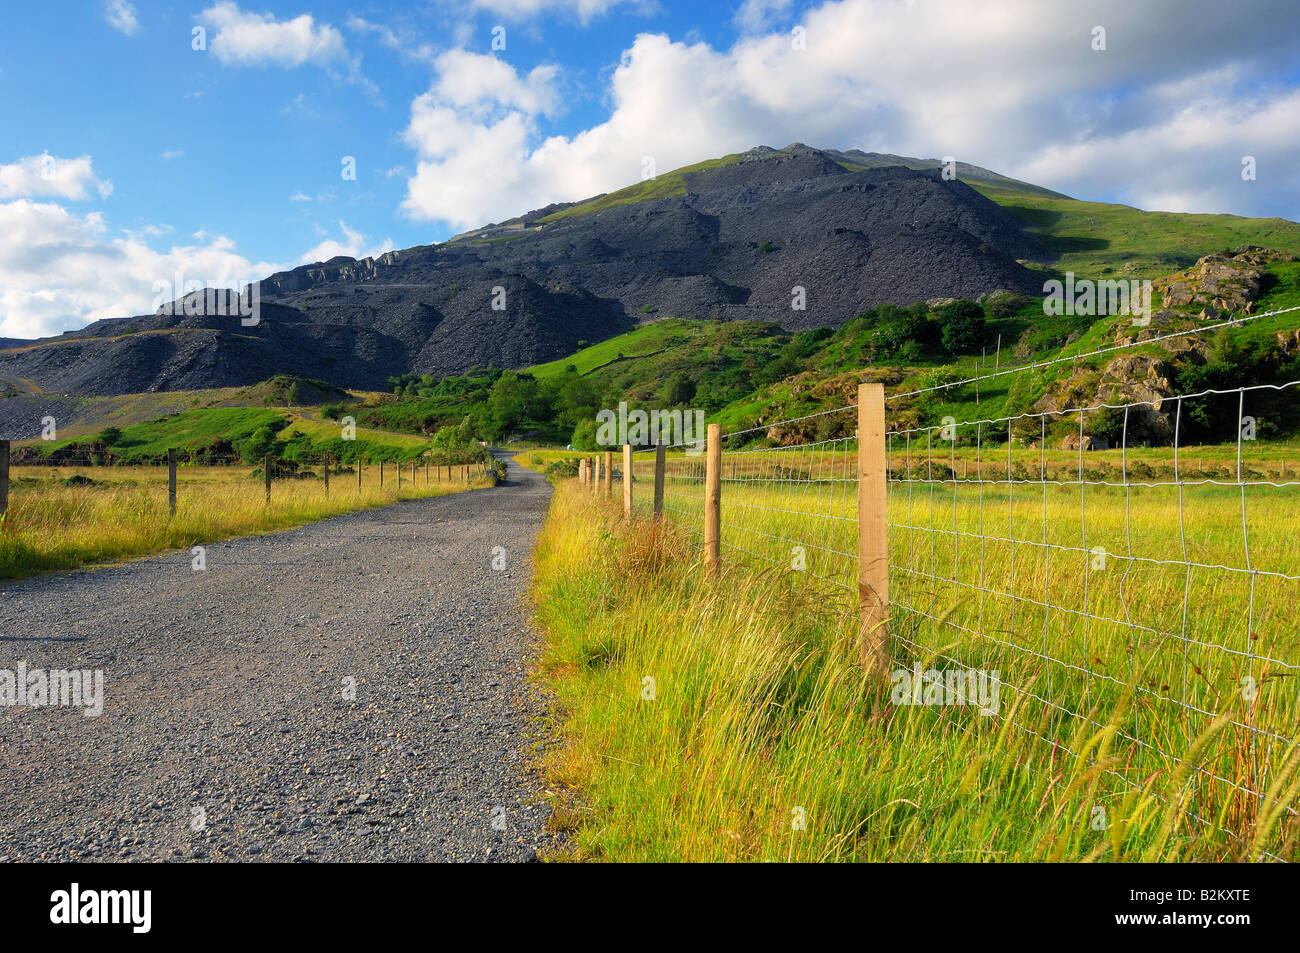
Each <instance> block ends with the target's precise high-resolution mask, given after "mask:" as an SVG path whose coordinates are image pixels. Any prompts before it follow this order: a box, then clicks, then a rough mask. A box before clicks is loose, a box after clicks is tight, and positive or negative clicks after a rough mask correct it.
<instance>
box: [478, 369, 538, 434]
mask: <svg viewBox="0 0 1300 953" xmlns="http://www.w3.org/2000/svg"><path fill="white" fill-rule="evenodd" d="M537 404H538V387H537V379H536V378H534V377H532V376H531V375H529V374H519V373H517V372H515V371H505V372H504V373H503V374H502V375H501V376H500V377H498V378H497V379H496V382H495V383H493V385H492V389H491V390H489V391H488V397H487V406H488V421H489V424H490V425H491V429H492V431H493V433H494V434H495V435H497V436H504V435H505V434H507V433H509V432H510V431H511V430H513V429H514V428H515V427H517V426H519V424H520V423H521V422H523V420H524V418H525V417H527V416H528V415H529V413H530V412H531V411H535V410H536V409H537Z"/></svg>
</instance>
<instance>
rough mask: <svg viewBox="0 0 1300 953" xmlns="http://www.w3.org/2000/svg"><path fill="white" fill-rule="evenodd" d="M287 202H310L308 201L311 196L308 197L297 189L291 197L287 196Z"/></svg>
mask: <svg viewBox="0 0 1300 953" xmlns="http://www.w3.org/2000/svg"><path fill="white" fill-rule="evenodd" d="M289 201H290V202H310V201H311V196H310V195H308V194H307V193H305V192H303V191H302V190H301V189H299V190H298V191H297V192H294V193H293V195H291V196H289Z"/></svg>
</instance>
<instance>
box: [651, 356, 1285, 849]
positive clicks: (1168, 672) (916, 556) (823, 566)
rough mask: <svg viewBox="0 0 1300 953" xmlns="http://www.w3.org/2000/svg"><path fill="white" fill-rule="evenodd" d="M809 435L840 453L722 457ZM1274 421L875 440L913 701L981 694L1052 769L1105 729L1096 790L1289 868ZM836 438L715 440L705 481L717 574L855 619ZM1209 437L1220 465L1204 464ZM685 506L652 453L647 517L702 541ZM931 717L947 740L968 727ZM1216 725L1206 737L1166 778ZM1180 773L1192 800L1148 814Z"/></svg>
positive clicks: (846, 439)
mask: <svg viewBox="0 0 1300 953" xmlns="http://www.w3.org/2000/svg"><path fill="white" fill-rule="evenodd" d="M887 406H888V405H887ZM813 418H829V419H828V420H818V421H817V422H816V424H817V427H818V429H819V431H820V432H824V433H832V434H849V436H832V437H830V438H828V439H823V440H816V441H810V442H804V443H798V444H793V445H787V446H773V447H765V448H760V449H727V447H728V445H732V446H734V445H736V443H738V442H739V439H744V440H749V441H751V442H752V441H755V440H759V439H762V438H763V437H767V438H768V439H772V440H779V439H781V438H782V437H783V436H784V435H785V434H788V433H790V432H796V433H798V432H807V428H808V422H809V421H811V420H813ZM1283 418H1285V419H1288V420H1291V421H1296V420H1300V381H1293V382H1289V383H1286V384H1281V385H1254V386H1245V387H1239V388H1235V389H1231V390H1204V391H1200V392H1197V393H1188V394H1184V395H1181V396H1177V397H1173V398H1159V399H1153V400H1148V401H1132V402H1127V403H1118V404H1109V403H1102V404H1096V405H1094V406H1086V407H1071V408H1066V409H1062V410H1056V411H1043V412H1033V413H1027V414H1020V415H1015V416H1007V417H999V418H990V419H982V420H967V421H960V422H959V421H956V420H955V419H953V418H947V419H945V421H944V422H942V423H939V424H935V425H907V426H904V425H901V424H898V425H895V426H894V429H892V430H890V431H889V432H888V434H887V437H886V448H885V449H886V458H887V462H888V468H887V472H888V487H887V492H888V525H889V537H890V540H889V585H890V637H891V647H892V653H893V660H894V664H895V665H896V666H897V667H898V668H899V669H910V668H912V667H913V666H914V665H920V666H921V667H922V668H923V669H924V670H925V672H926V675H927V677H929V678H933V677H935V675H934V673H938V674H939V677H943V673H945V672H951V671H953V670H957V671H960V672H963V673H966V674H968V675H981V674H982V675H984V676H986V677H987V676H988V675H990V674H992V673H996V678H997V682H998V684H999V686H1000V688H1001V691H1002V693H1003V696H1004V697H1003V698H1002V699H1001V702H1000V706H999V708H998V711H997V713H996V714H995V716H994V717H995V718H1007V719H1010V720H1011V721H1012V722H1013V723H1014V724H1015V726H1016V727H1017V728H1018V729H1020V730H1022V731H1025V732H1028V733H1030V734H1031V735H1033V736H1034V737H1035V738H1037V739H1039V740H1041V741H1042V742H1043V743H1044V745H1045V746H1046V747H1045V748H1044V751H1046V752H1049V753H1050V757H1055V756H1056V754H1057V752H1064V753H1074V752H1076V751H1077V750H1078V749H1079V746H1080V745H1081V744H1082V743H1083V742H1084V741H1085V740H1086V739H1087V738H1088V737H1089V736H1091V735H1093V734H1095V733H1096V732H1100V731H1102V730H1103V729H1107V728H1108V727H1110V728H1112V729H1113V731H1114V734H1115V741H1114V749H1115V750H1118V751H1119V752H1120V755H1121V756H1120V758H1119V760H1118V761H1116V763H1114V764H1112V765H1109V766H1107V767H1106V769H1105V774H1106V776H1107V777H1108V778H1110V779H1112V780H1114V781H1116V782H1117V783H1118V784H1119V786H1120V787H1121V788H1122V789H1142V788H1144V786H1146V785H1148V783H1150V782H1152V781H1153V779H1154V784H1152V786H1151V790H1152V792H1153V793H1154V794H1155V796H1156V797H1157V798H1161V799H1169V798H1177V805H1178V808H1179V809H1180V810H1181V811H1182V812H1183V813H1184V814H1185V815H1186V816H1187V817H1188V818H1190V819H1191V820H1192V821H1193V822H1194V823H1195V824H1196V825H1197V826H1200V827H1203V828H1206V829H1207V830H1208V831H1209V832H1210V833H1211V834H1212V835H1214V836H1217V835H1220V834H1222V835H1225V836H1228V837H1231V838H1236V839H1239V840H1240V839H1243V838H1247V837H1249V836H1250V831H1251V830H1252V825H1253V824H1254V822H1255V821H1256V820H1257V819H1258V818H1259V817H1261V816H1262V815H1263V814H1266V813H1269V812H1272V811H1274V810H1277V811H1280V814H1279V816H1280V817H1281V822H1280V823H1279V824H1278V825H1277V826H1276V829H1275V831H1274V834H1273V835H1272V836H1271V837H1270V838H1269V839H1268V842H1267V844H1266V845H1265V846H1264V847H1263V848H1262V849H1260V850H1259V852H1258V855H1257V856H1258V857H1259V858H1267V859H1274V860H1282V859H1285V860H1293V859H1295V858H1294V856H1293V854H1294V849H1293V848H1291V849H1288V850H1287V851H1286V852H1285V853H1286V855H1287V856H1282V855H1280V854H1279V853H1277V852H1276V849H1275V848H1276V847H1277V845H1279V844H1283V843H1286V842H1287V838H1288V836H1289V835H1290V833H1291V832H1293V831H1294V830H1295V828H1296V825H1297V816H1296V810H1295V808H1294V807H1293V806H1292V805H1290V804H1289V803H1288V804H1284V803H1281V802H1280V801H1279V800H1278V798H1279V795H1278V792H1277V791H1275V790H1273V789H1272V786H1273V785H1274V784H1275V782H1279V781H1280V780H1281V779H1282V777H1283V772H1284V768H1285V765H1286V763H1287V761H1288V758H1290V757H1291V756H1292V754H1293V750H1294V747H1295V744H1296V738H1295V736H1296V724H1297V716H1298V715H1300V682H1297V681H1296V680H1295V676H1297V675H1300V635H1297V625H1296V621H1297V615H1298V612H1297V606H1300V549H1298V548H1297V547H1296V546H1295V545H1294V542H1293V539H1294V526H1295V523H1294V519H1293V517H1294V513H1295V512H1296V506H1297V503H1300V448H1297V447H1295V446H1294V445H1287V444H1279V443H1274V442H1267V441H1265V440H1260V439H1257V438H1258V437H1259V436H1261V435H1263V433H1264V432H1265V431H1266V430H1268V429H1269V427H1270V426H1272V425H1274V424H1276V422H1277V421H1279V420H1281V419H1283ZM796 424H797V425H799V426H798V427H796V428H792V427H791V425H796ZM831 424H833V425H834V426H831ZM855 424H856V407H853V406H846V407H841V408H836V409H834V410H828V411H820V412H818V413H816V414H810V415H805V416H804V417H799V418H792V419H791V420H785V421H776V422H771V423H767V424H764V425H763V426H762V427H754V428H749V429H746V430H739V431H736V432H733V433H730V434H727V435H725V437H724V440H723V452H722V465H721V511H722V532H721V547H722V555H723V558H724V560H726V561H727V562H731V563H736V564H742V565H749V566H762V567H769V568H775V569H777V570H779V571H782V572H789V573H802V574H803V576H804V577H805V578H807V580H808V582H809V584H812V585H818V586H820V587H821V588H822V589H823V590H824V591H825V593H826V601H827V602H828V603H830V604H838V605H841V606H842V608H843V609H844V611H845V612H846V613H848V614H851V615H853V616H856V612H857V571H858V555H857V552H858V549H857V546H858V536H857V493H858V472H857V438H856V432H855V429H854V427H855ZM1216 427H1217V428H1219V430H1218V431H1217V432H1219V433H1222V432H1225V431H1224V430H1223V428H1224V427H1227V428H1228V430H1227V431H1226V432H1235V433H1236V439H1235V441H1231V442H1227V443H1218V444H1213V443H1209V442H1208V441H1207V440H1206V436H1207V434H1210V433H1212V432H1216V431H1214V428H1216ZM1189 435H1196V436H1198V437H1199V438H1200V439H1201V441H1202V442H1201V443H1200V444H1199V445H1195V444H1191V443H1189ZM738 438H739V439H738ZM634 477H635V479H636V481H637V482H638V483H640V484H641V485H642V486H644V487H647V488H648V487H649V486H651V485H652V481H653V479H654V456H653V453H652V452H647V453H639V454H638V455H637V456H636V459H635V463H634ZM704 490H705V462H704V457H703V456H702V455H701V456H697V457H689V456H685V455H683V454H681V453H678V452H670V454H669V456H668V459H667V464H666V468H665V489H664V513H665V515H666V516H667V517H669V518H671V519H674V520H676V521H677V522H679V523H680V524H682V525H683V526H684V527H685V528H686V529H687V530H688V531H690V532H692V533H695V534H697V535H702V532H703V515H704ZM649 498H650V493H649V491H648V489H647V490H643V491H638V493H637V495H636V497H635V502H636V504H637V505H638V506H639V507H648V506H649V505H650V502H649ZM1007 696H1009V697H1007ZM945 716H946V717H952V718H954V719H956V720H958V721H959V722H960V721H962V720H963V719H965V722H966V727H967V728H968V729H974V728H975V727H977V726H976V725H975V724H974V722H973V721H972V719H974V720H976V721H977V720H978V719H979V718H981V717H984V716H983V715H980V714H979V713H977V712H974V711H973V710H971V709H965V710H964V711H958V710H956V709H953V710H950V711H947V712H945ZM1216 720H1221V721H1222V722H1223V724H1222V725H1221V726H1220V730H1219V733H1218V734H1217V735H1216V736H1215V737H1214V740H1213V741H1211V742H1210V743H1209V745H1208V747H1207V748H1206V749H1205V750H1204V751H1203V752H1201V753H1200V755H1199V756H1198V758H1197V759H1196V761H1195V764H1188V765H1184V760H1185V759H1186V758H1187V756H1188V752H1189V751H1191V750H1192V749H1193V748H1194V746H1195V745H1196V743H1197V741H1198V739H1200V738H1201V737H1202V735H1203V734H1205V733H1206V732H1207V730H1208V729H1210V727H1211V725H1213V724H1215V722H1216ZM1180 766H1183V770H1185V771H1186V770H1190V771H1191V772H1192V777H1193V779H1194V780H1193V783H1192V784H1191V790H1190V792H1187V791H1182V792H1178V793H1177V794H1174V793H1171V792H1168V791H1164V790H1163V789H1162V787H1161V782H1162V781H1163V780H1166V779H1168V778H1169V777H1170V776H1172V775H1173V774H1174V772H1176V771H1177V770H1178V769H1179V768H1180Z"/></svg>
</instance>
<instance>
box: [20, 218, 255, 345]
mask: <svg viewBox="0 0 1300 953" xmlns="http://www.w3.org/2000/svg"><path fill="white" fill-rule="evenodd" d="M152 229H153V227H152V226H151V227H150V228H149V229H146V230H145V232H146V233H147V232H149V231H150V230H152ZM163 230H164V229H158V232H159V233H161V232H162V231H163ZM107 231H108V230H107V227H106V225H105V223H104V219H103V217H102V216H101V215H100V213H98V212H91V213H89V214H87V215H80V216H79V215H75V214H72V213H70V212H68V210H67V209H65V208H63V207H62V206H60V205H58V204H55V203H39V202H32V201H30V200H28V199H18V200H17V201H14V202H6V203H0V337H24V338H26V337H40V336H44V335H49V334H57V333H58V332H60V331H65V330H70V329H72V328H78V327H81V326H82V325H84V324H86V323H87V322H88V321H92V320H95V319H97V318H105V317H122V316H126V315H132V314H143V313H147V312H149V311H151V310H152V308H151V305H152V304H153V300H154V298H155V296H156V295H157V291H156V290H155V288H154V283H155V282H158V281H167V282H174V280H175V275H177V274H178V273H179V274H181V275H183V276H184V280H185V281H187V282H188V281H191V280H197V281H202V282H204V283H205V284H210V285H221V286H226V287H236V286H239V285H241V284H242V283H243V282H246V281H249V280H251V279H254V278H260V277H264V276H266V275H268V274H271V273H273V272H274V271H277V270H279V269H280V266H279V265H276V264H274V263H270V262H251V261H249V260H248V259H246V258H244V257H243V256H242V255H239V254H237V253H236V252H235V250H234V243H233V242H232V241H231V240H230V239H228V238H225V237H223V236H215V237H212V238H208V237H207V236H204V237H202V238H198V239H196V243H195V244H189V245H176V246H173V247H171V248H170V249H168V250H167V251H162V252H160V251H155V250H154V249H153V248H151V247H150V246H149V245H148V244H146V243H145V241H144V238H145V237H148V236H147V234H140V233H131V232H128V233H124V234H123V235H122V236H120V237H109V236H108V234H107Z"/></svg>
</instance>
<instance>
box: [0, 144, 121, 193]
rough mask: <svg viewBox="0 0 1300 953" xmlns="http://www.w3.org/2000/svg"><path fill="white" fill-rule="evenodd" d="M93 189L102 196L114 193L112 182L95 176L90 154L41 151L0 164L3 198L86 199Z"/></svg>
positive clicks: (0, 189) (0, 186)
mask: <svg viewBox="0 0 1300 953" xmlns="http://www.w3.org/2000/svg"><path fill="white" fill-rule="evenodd" d="M92 189H93V190H94V191H95V192H97V193H99V196H100V197H101V198H107V197H108V196H109V195H111V194H112V193H113V183H112V182H110V181H108V180H107V179H98V178H96V177H95V171H94V169H93V168H92V166H91V160H90V156H81V157H80V158H78V159H60V158H58V157H57V156H52V155H50V154H49V153H48V152H42V153H41V154H40V155H38V156H26V157H24V158H22V159H19V160H18V161H17V162H11V163H9V164H8V165H0V199H12V198H19V197H26V198H36V197H41V196H49V197H52V198H61V199H72V200H74V201H83V200H85V199H88V198H90V197H91V196H90V192H91V190H92Z"/></svg>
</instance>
